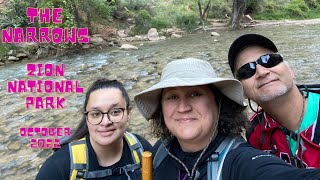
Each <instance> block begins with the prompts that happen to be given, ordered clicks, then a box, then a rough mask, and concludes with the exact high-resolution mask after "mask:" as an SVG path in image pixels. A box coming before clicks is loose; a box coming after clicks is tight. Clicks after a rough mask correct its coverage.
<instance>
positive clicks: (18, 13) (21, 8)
mask: <svg viewBox="0 0 320 180" xmlns="http://www.w3.org/2000/svg"><path fill="white" fill-rule="evenodd" d="M29 3H30V2H29V1H28V0H10V1H9V2H8V7H7V8H6V12H5V14H4V15H3V17H2V18H1V27H2V28H3V27H27V26H28V25H29V19H28V18H27V14H26V9H27V7H28V6H29Z"/></svg>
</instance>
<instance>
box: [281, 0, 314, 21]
mask: <svg viewBox="0 0 320 180" xmlns="http://www.w3.org/2000/svg"><path fill="white" fill-rule="evenodd" d="M285 10H286V11H288V13H289V15H290V17H301V18H304V17H306V16H307V13H308V11H309V7H308V6H307V4H306V3H305V2H304V1H303V0H293V1H291V2H290V3H289V4H288V5H287V6H286V7H285Z"/></svg>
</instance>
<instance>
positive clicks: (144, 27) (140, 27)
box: [130, 10, 151, 35]
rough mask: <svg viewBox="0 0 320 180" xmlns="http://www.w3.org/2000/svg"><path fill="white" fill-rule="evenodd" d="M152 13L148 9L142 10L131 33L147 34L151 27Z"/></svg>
mask: <svg viewBox="0 0 320 180" xmlns="http://www.w3.org/2000/svg"><path fill="white" fill-rule="evenodd" d="M150 21H151V15H150V13H149V12H148V11H147V10H141V11H139V12H138V15H137V16H136V18H135V26H134V27H133V28H132V29H131V32H130V34H131V35H136V34H146V33H147V32H148V30H149V29H150V28H151V26H150Z"/></svg>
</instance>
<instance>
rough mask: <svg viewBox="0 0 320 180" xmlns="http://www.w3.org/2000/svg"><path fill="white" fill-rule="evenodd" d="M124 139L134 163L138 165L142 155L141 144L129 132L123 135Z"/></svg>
mask: <svg viewBox="0 0 320 180" xmlns="http://www.w3.org/2000/svg"><path fill="white" fill-rule="evenodd" d="M124 138H125V140H126V141H127V143H128V145H129V148H130V151H131V155H132V159H133V161H134V163H135V164H140V160H141V157H142V153H143V151H144V149H143V146H142V144H141V142H140V141H139V140H138V138H137V137H136V136H135V135H134V134H132V133H129V132H125V133H124Z"/></svg>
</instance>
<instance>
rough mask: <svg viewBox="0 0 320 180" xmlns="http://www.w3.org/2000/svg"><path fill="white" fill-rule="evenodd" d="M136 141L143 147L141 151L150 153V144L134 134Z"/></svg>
mask: <svg viewBox="0 0 320 180" xmlns="http://www.w3.org/2000/svg"><path fill="white" fill-rule="evenodd" d="M134 135H135V136H136V137H137V139H138V140H139V141H140V143H141V145H142V147H143V150H144V151H151V150H152V146H151V144H150V143H149V141H147V140H146V139H145V138H144V137H142V136H140V135H138V134H134Z"/></svg>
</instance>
